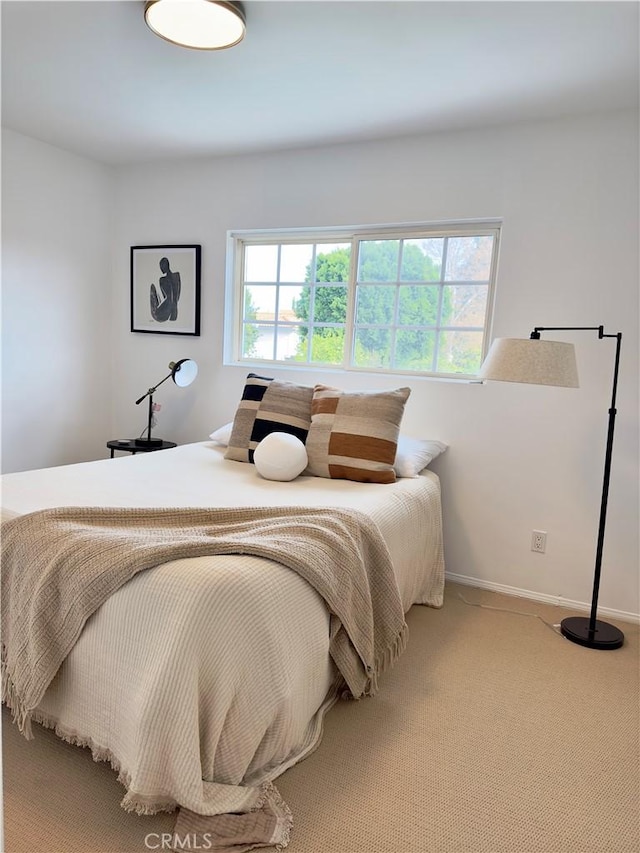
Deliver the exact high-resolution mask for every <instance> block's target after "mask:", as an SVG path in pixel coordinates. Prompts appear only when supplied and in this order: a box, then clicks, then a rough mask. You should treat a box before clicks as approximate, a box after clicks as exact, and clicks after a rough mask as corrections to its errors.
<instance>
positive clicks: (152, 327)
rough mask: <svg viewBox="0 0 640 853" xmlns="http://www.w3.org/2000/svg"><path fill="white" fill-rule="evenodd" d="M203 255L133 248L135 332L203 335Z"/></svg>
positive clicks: (194, 250) (187, 249) (192, 249)
mask: <svg viewBox="0 0 640 853" xmlns="http://www.w3.org/2000/svg"><path fill="white" fill-rule="evenodd" d="M200 251H201V247H200V246H196V245H189V246H184V245H182V246H132V247H131V331H132V332H152V333H160V334H173V335H199V334H200Z"/></svg>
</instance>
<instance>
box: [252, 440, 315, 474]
mask: <svg viewBox="0 0 640 853" xmlns="http://www.w3.org/2000/svg"><path fill="white" fill-rule="evenodd" d="M307 461H308V460H307V450H306V448H305V446H304V444H303V443H302V442H301V441H300V439H299V438H296V437H295V435H289V433H287V432H271V433H269V435H266V436H265V437H264V438H263V439H262V441H261V442H260V444H259V445H258V446H257V447H256V449H255V450H254V451H253V464H254V465H255V466H256V469H257V471H258V474H260V475H261V476H262V477H264V478H265V480H282V481H285V480H295V478H296V477H297V476H298V474H301V473H302V472H303V471H304V469H305V468H306V467H307Z"/></svg>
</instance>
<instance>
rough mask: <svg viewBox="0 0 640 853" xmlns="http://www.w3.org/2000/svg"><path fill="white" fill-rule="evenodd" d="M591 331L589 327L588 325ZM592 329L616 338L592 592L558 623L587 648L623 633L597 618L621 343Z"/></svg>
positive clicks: (611, 645)
mask: <svg viewBox="0 0 640 853" xmlns="http://www.w3.org/2000/svg"><path fill="white" fill-rule="evenodd" d="M553 328H554V330H556V331H568V328H566V327H565V328H563V329H560V328H559V327H553ZM573 328H575V329H576V330H582V331H587V328H585V327H573ZM550 329H551V327H550V326H547V327H546V328H543V327H542V326H538V327H536V329H535V330H534V332H533V333H532V335H531V337H532V338H533V337H534V335H535V336H537V337H540V335H539V333H540V332H542V331H545V330H550ZM588 330H589V331H592V329H591V328H589V329H588ZM593 330H595V331H597V332H598V337H599V338H615V339H616V356H615V365H614V368H613V390H612V394H611V407H610V409H609V428H608V432H607V450H606V453H605V459H604V480H603V483H602V502H601V504H600V524H599V526H598V545H597V548H596V565H595V573H594V577H593V596H592V599H591V614H590V616H589V618H588V619H587V617H586V616H570V617H568V618H567V619H563V620H562V622H561V623H560V630H561V631H562V634H563V636H565V637H566V638H567V639H568V640H571V641H572V642H574V643H578V644H579V645H581V646H587V647H588V648H590V649H619V648H620V646H621V645H622V644H623V643H624V634H623V633H622V631H620V630H619V629H618V628H616V626H615V625H610V624H609V623H608V622H602V621H600V620H599V619H597V618H596V617H597V612H598V593H599V591H600V574H601V570H602V551H603V547H604V531H605V524H606V520H607V500H608V498H609V480H610V478H611V458H612V455H613V430H614V427H615V422H616V414H617V411H616V394H617V390H618V368H619V366H620V348H621V345H622V332H617V333H616V334H615V335H605V333H604V327H603V326H597V327H595V328H594V329H593Z"/></svg>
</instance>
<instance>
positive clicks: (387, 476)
mask: <svg viewBox="0 0 640 853" xmlns="http://www.w3.org/2000/svg"><path fill="white" fill-rule="evenodd" d="M410 393H411V389H410V388H397V389H396V390H395V391H340V390H338V389H337V388H330V387H328V386H327V385H316V386H315V388H314V390H313V403H312V406H311V428H310V429H309V434H308V436H307V456H308V457H309V465H308V467H307V470H306V473H307V474H313V475H315V476H316V477H329V478H331V479H335V480H355V481H357V482H360V483H395V480H396V474H395V471H394V469H393V463H394V461H395V458H396V447H397V443H398V433H399V431H400V422H401V420H402V415H403V413H404V406H405V403H406V402H407V400H408V398H409V394H410Z"/></svg>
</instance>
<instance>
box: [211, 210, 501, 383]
mask: <svg viewBox="0 0 640 853" xmlns="http://www.w3.org/2000/svg"><path fill="white" fill-rule="evenodd" d="M499 233H500V226H499V223H497V222H491V223H473V224H469V223H465V224H461V225H457V226H456V225H452V226H442V225H439V226H421V227H415V226H412V227H410V228H409V227H406V226H405V227H400V226H394V227H385V228H376V229H371V228H367V229H364V228H363V229H355V228H354V229H337V230H331V231H329V230H324V229H318V230H317V231H301V230H298V229H291V230H288V231H279V232H258V231H242V232H231V233H230V234H229V239H230V248H231V250H232V252H231V258H232V264H231V268H230V280H229V289H228V296H230V297H231V300H230V302H231V306H232V310H231V311H230V313H229V315H228V319H229V321H230V324H229V323H228V324H227V325H228V327H229V325H231V326H232V328H233V334H231V335H229V337H228V341H227V355H228V357H229V358H228V360H229V361H232V362H234V363H250V364H253V365H260V364H262V363H268V364H286V365H291V366H296V365H298V366H300V367H305V368H308V367H309V366H314V367H323V366H324V367H332V368H334V369H345V370H362V371H366V370H369V371H376V372H390V373H413V374H421V375H431V376H455V377H471V376H474V375H475V374H476V373H477V372H478V370H479V368H480V365H481V363H482V359H483V356H484V354H485V348H486V344H487V343H488V323H489V319H490V313H491V303H492V295H493V288H494V281H495V269H496V258H497V250H498V239H499ZM227 331H228V332H229V331H230V329H229V328H227Z"/></svg>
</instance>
